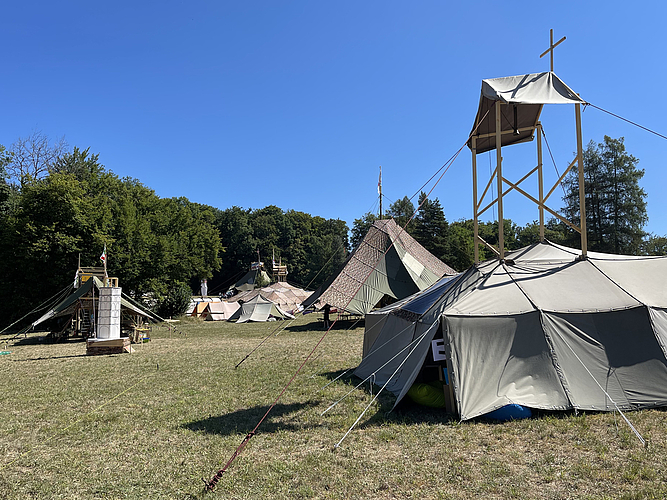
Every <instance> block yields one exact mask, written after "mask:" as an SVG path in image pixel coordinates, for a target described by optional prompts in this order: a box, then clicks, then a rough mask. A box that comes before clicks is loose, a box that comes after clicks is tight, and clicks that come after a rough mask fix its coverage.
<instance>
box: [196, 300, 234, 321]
mask: <svg viewBox="0 0 667 500" xmlns="http://www.w3.org/2000/svg"><path fill="white" fill-rule="evenodd" d="M239 308H240V306H239V303H238V302H208V303H207V306H206V309H204V312H203V313H202V314H201V317H202V318H204V319H205V320H206V321H227V320H229V319H230V318H231V317H232V316H233V315H234V313H235V312H236V311H238V310H239Z"/></svg>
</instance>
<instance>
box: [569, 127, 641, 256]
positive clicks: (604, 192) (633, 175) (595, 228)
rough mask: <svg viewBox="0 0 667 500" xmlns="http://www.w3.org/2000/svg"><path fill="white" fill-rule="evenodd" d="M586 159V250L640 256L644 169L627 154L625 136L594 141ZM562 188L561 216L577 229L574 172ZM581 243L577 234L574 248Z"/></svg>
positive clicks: (577, 184)
mask: <svg viewBox="0 0 667 500" xmlns="http://www.w3.org/2000/svg"><path fill="white" fill-rule="evenodd" d="M583 159H584V190H585V193H586V197H585V203H586V229H587V235H588V248H589V249H590V250H595V251H599V252H608V253H616V254H637V253H639V252H640V251H641V246H642V240H643V238H644V237H645V236H646V233H645V231H644V230H643V228H644V225H645V224H646V222H647V221H648V216H647V213H646V192H645V191H644V189H643V188H642V187H640V186H639V181H640V179H641V178H642V177H643V176H644V170H642V169H638V168H637V163H638V162H639V160H638V159H637V158H635V157H634V156H632V155H630V154H628V153H627V152H626V150H625V145H624V141H623V138H622V137H621V138H619V139H612V138H611V137H608V136H604V142H602V143H599V144H595V143H594V142H593V141H591V142H590V143H589V144H588V146H587V147H586V149H585V150H584V152H583ZM563 184H564V186H565V196H564V197H563V200H564V202H565V207H564V208H563V213H564V215H565V217H566V218H567V219H568V220H570V221H571V222H572V223H574V224H577V225H579V214H580V210H579V182H578V173H577V172H576V170H572V171H571V172H570V174H569V175H568V176H567V177H566V179H565V180H564V182H563ZM578 240H579V237H578V235H572V237H571V244H572V245H577V243H578Z"/></svg>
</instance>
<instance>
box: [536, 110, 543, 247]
mask: <svg viewBox="0 0 667 500" xmlns="http://www.w3.org/2000/svg"><path fill="white" fill-rule="evenodd" d="M537 186H538V191H539V194H538V196H539V198H540V205H539V207H538V210H539V213H540V241H541V242H543V241H544V207H543V206H542V205H544V181H543V177H542V124H541V123H540V122H538V123H537Z"/></svg>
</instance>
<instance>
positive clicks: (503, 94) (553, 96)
mask: <svg viewBox="0 0 667 500" xmlns="http://www.w3.org/2000/svg"><path fill="white" fill-rule="evenodd" d="M496 101H500V102H501V103H502V106H501V132H502V144H501V145H502V146H508V145H510V144H517V143H520V142H526V141H531V140H533V135H534V132H535V127H536V126H537V122H538V121H539V119H540V113H541V112H542V106H544V105H545V104H576V103H580V104H583V103H584V102H585V101H583V100H582V99H581V98H580V97H579V96H578V95H577V94H576V92H574V91H573V90H572V89H571V88H570V87H568V86H567V85H566V84H565V83H564V82H563V81H562V80H561V79H560V78H558V76H556V74H555V73H552V72H545V73H532V74H528V75H519V76H508V77H503V78H492V79H488V80H482V92H481V97H480V100H479V108H478V110H477V116H476V117H475V123H474V125H473V132H474V134H473V135H474V136H476V137H477V138H478V139H477V142H476V145H475V150H476V152H477V154H479V153H484V152H486V151H490V150H492V149H495V148H496V137H495V132H496V108H495V103H496ZM468 147H470V148H471V149H472V147H473V141H472V139H471V140H470V141H469V142H468Z"/></svg>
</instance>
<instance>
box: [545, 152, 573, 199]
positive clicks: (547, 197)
mask: <svg viewBox="0 0 667 500" xmlns="http://www.w3.org/2000/svg"><path fill="white" fill-rule="evenodd" d="M576 163H577V158H575V159H574V160H572V163H570V166H569V167H567V168H566V169H565V172H563V175H561V176H560V177H559V178H558V180H557V181H556V183H555V184H554V186H553V187H552V188H551V190H550V191H549V193H547V195H546V196H545V197H544V202H545V203H546V202H547V200H548V199H549V196H551V194H552V193H553V192H554V190H555V189H556V188H557V187H558V185H559V184H560V183H561V182H562V181H563V179H565V176H566V175H567V173H568V172H569V171H570V170H572V167H574V165H575V164H576Z"/></svg>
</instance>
